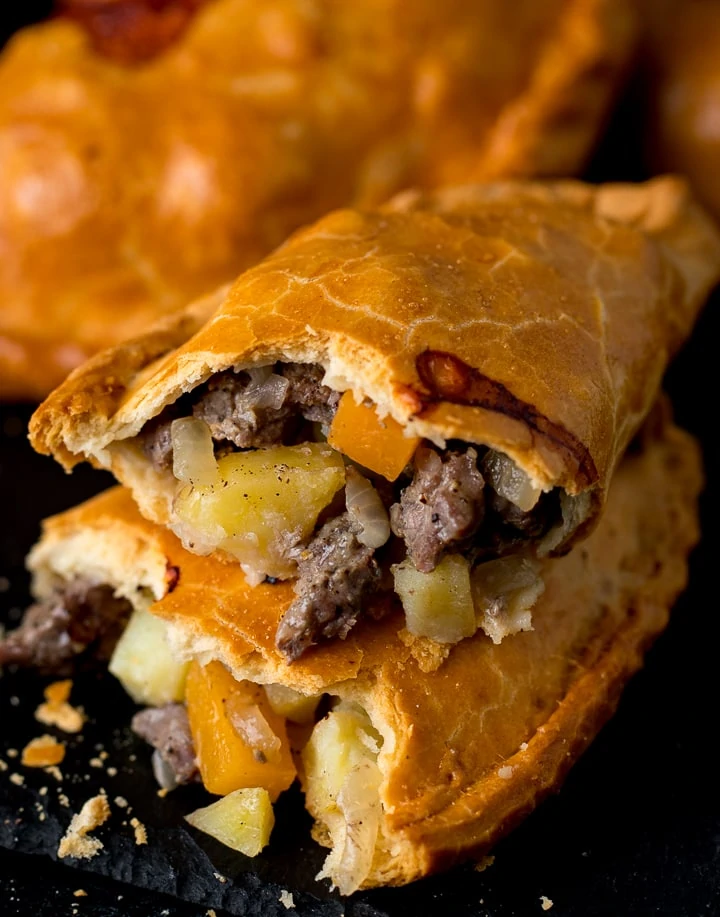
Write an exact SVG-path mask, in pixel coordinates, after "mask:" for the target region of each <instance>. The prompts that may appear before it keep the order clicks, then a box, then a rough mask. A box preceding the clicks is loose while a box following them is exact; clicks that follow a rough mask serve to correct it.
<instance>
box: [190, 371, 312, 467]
mask: <svg viewBox="0 0 720 917" xmlns="http://www.w3.org/2000/svg"><path fill="white" fill-rule="evenodd" d="M269 375H270V374H268V376H269ZM272 378H273V379H274V380H275V382H274V383H272V384H271V385H270V386H269V385H268V382H267V381H264V382H263V381H261V380H258V379H253V378H252V377H251V376H250V375H249V374H248V373H234V372H232V371H229V372H224V373H219V374H218V375H216V376H213V377H212V378H211V379H210V380H209V381H208V383H207V385H206V387H205V390H204V392H203V394H202V395H201V396H200V398H199V399H198V400H197V401H196V402H195V404H194V406H193V414H194V416H195V417H199V418H200V420H204V421H205V423H206V424H207V425H208V427H210V433H211V435H212V438H213V439H214V440H216V441H217V442H223V441H226V440H229V441H230V442H232V443H234V444H235V445H236V446H237V447H238V448H239V449H248V448H251V447H253V448H254V447H257V446H269V445H272V444H273V443H277V442H281V441H282V439H283V435H284V433H285V429H286V427H287V426H288V425H289V423H290V421H291V420H292V418H293V415H294V414H295V413H296V412H294V411H293V410H292V409H291V408H290V406H289V405H288V404H287V393H288V389H289V387H290V386H289V383H287V382H285V380H284V379H283V378H282V377H281V376H274V375H273V376H272Z"/></svg>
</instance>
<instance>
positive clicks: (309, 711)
mask: <svg viewBox="0 0 720 917" xmlns="http://www.w3.org/2000/svg"><path fill="white" fill-rule="evenodd" d="M265 694H266V695H267V699H268V703H269V704H270V706H271V707H272V709H273V711H274V712H275V713H277V715H278V716H284V717H285V719H287V720H290V721H291V722H293V723H300V724H303V725H304V724H306V723H311V722H312V720H313V717H314V715H315V710H316V709H317V705H318V704H319V703H320V696H321V695H319V694H311V695H310V696H308V695H306V694H301V693H300V692H299V691H294V690H293V689H292V688H287V687H286V686H285V685H265Z"/></svg>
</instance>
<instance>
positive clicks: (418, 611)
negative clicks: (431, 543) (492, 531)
mask: <svg viewBox="0 0 720 917" xmlns="http://www.w3.org/2000/svg"><path fill="white" fill-rule="evenodd" d="M391 569H392V572H393V576H394V577H395V592H397V594H398V595H399V596H400V600H401V601H402V604H403V608H404V609H405V619H406V626H407V629H408V630H409V631H410V633H411V634H414V635H415V636H416V637H429V638H430V639H431V640H435V641H436V642H437V643H457V642H458V641H460V640H462V639H464V638H465V637H471V636H472V635H473V634H474V633H475V631H476V629H477V623H476V620H475V610H474V608H473V600H472V593H471V590H470V565H469V564H468V562H467V560H465V558H464V557H461V556H460V555H459V554H448V555H447V556H446V557H444V558H443V559H442V560H441V561H440V563H439V564H438V565H437V567H435V569H434V570H433V571H432V573H420V572H419V571H418V570H416V569H415V567H414V566H413V565H412V563H411V562H410V561H409V560H406V561H403V563H401V564H396V565H395V566H393V567H392V568H391Z"/></svg>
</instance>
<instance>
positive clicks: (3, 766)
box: [0, 758, 8, 773]
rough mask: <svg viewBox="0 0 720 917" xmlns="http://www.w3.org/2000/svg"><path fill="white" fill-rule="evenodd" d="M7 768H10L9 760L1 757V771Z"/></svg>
mask: <svg viewBox="0 0 720 917" xmlns="http://www.w3.org/2000/svg"><path fill="white" fill-rule="evenodd" d="M7 769H8V766H7V761H3V759H2V758H0V773H2V772H3V771H6V770H7Z"/></svg>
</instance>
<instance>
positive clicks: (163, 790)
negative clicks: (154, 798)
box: [157, 786, 170, 799]
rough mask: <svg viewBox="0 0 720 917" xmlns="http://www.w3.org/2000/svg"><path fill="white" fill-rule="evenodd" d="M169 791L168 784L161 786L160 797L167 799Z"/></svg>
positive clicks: (158, 793)
mask: <svg viewBox="0 0 720 917" xmlns="http://www.w3.org/2000/svg"><path fill="white" fill-rule="evenodd" d="M169 792H170V790H169V789H168V788H167V787H166V786H161V787H160V789H159V790H158V791H157V795H158V796H159V797H160V799H165V797H166V796H167V794H168V793H169Z"/></svg>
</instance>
